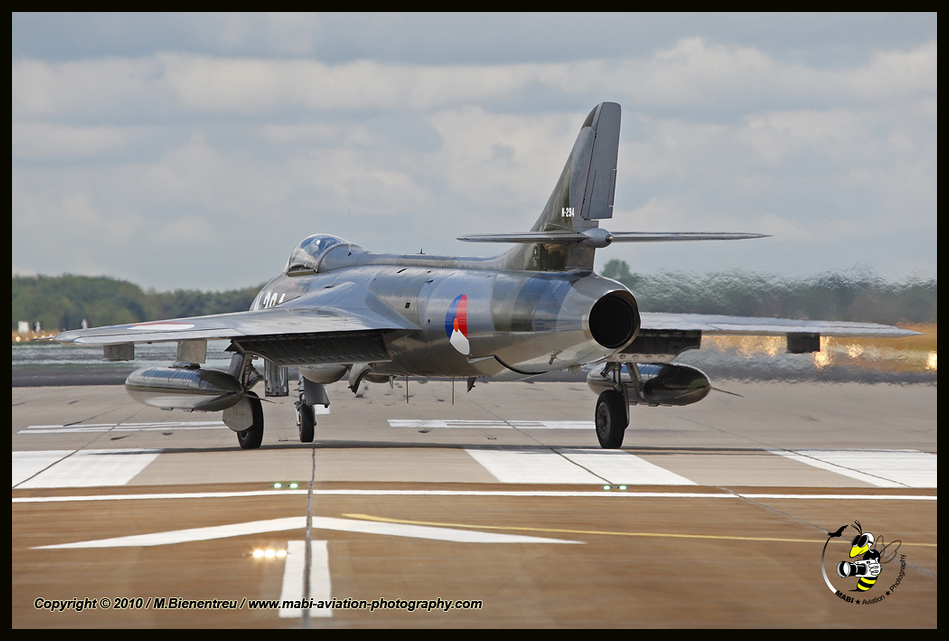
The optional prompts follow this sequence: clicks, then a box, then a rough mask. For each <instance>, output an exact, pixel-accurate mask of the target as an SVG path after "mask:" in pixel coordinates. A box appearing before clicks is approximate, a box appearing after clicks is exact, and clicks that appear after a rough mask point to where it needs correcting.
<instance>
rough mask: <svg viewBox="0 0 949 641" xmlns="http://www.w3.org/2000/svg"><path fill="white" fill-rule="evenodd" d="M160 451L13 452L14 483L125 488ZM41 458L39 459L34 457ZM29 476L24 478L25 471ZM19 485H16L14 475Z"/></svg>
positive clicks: (35, 485) (36, 485)
mask: <svg viewBox="0 0 949 641" xmlns="http://www.w3.org/2000/svg"><path fill="white" fill-rule="evenodd" d="M161 452H162V450H160V449H153V450H121V449H119V450H78V451H66V452H63V451H62V450H59V451H56V452H52V453H50V456H49V457H47V459H46V461H47V462H46V465H42V462H43V455H45V454H47V453H45V452H13V479H14V485H15V486H16V487H18V488H51V487H96V486H102V485H106V486H112V485H125V484H126V483H128V482H129V481H131V480H132V479H133V478H135V476H136V475H137V474H138V473H140V472H141V471H142V470H144V469H145V468H146V467H148V465H149V464H150V463H151V462H152V461H154V460H155V459H156V458H158V455H159V454H161ZM37 455H40V456H37ZM29 469H33V470H34V471H33V472H31V473H30V474H27V475H25V476H23V475H24V474H25V473H26V471H28V470H29ZM18 474H19V475H21V477H22V478H21V482H20V483H17V475H18Z"/></svg>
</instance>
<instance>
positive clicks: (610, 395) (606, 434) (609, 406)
mask: <svg viewBox="0 0 949 641" xmlns="http://www.w3.org/2000/svg"><path fill="white" fill-rule="evenodd" d="M594 422H595V423H596V438H597V440H598V441H599V442H600V447H602V448H604V449H607V450H616V449H619V448H620V447H621V446H622V445H623V436H624V435H625V434H626V426H627V419H626V408H625V407H623V395H622V394H620V393H619V392H617V391H616V390H611V389H610V390H606V391H605V392H603V393H602V394H600V397H599V398H598V399H596V410H595V412H594Z"/></svg>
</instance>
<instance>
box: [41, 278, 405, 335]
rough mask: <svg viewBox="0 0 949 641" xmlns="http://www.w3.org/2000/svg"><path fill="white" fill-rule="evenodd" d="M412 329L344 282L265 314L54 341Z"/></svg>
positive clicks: (119, 328)
mask: <svg viewBox="0 0 949 641" xmlns="http://www.w3.org/2000/svg"><path fill="white" fill-rule="evenodd" d="M414 329H418V327H416V326H415V325H414V324H412V323H410V322H408V321H407V320H405V319H404V318H403V317H402V316H400V315H399V314H397V313H395V312H394V311H393V310H392V309H391V308H389V307H388V306H387V305H385V304H384V303H383V302H382V301H381V300H379V299H378V298H377V297H376V296H374V295H373V294H371V293H369V292H368V291H367V290H366V289H365V288H363V287H361V286H359V285H357V284H355V283H345V284H341V285H336V286H332V287H329V288H322V289H319V290H317V291H316V292H315V293H309V294H305V295H303V296H300V297H298V298H295V299H293V300H291V301H288V302H287V303H285V304H282V305H279V306H276V307H269V308H267V309H261V310H256V311H246V312H232V313H228V314H212V315H210V316H192V317H188V318H175V319H171V320H162V321H152V322H143V323H131V324H128V325H111V326H108V327H96V328H92V329H79V330H69V331H65V332H62V333H61V334H59V335H57V336H56V337H55V339H54V340H56V341H58V342H61V343H73V344H78V345H114V344H121V343H157V342H164V341H185V340H198V339H207V340H212V339H229V338H241V337H251V336H252V337H276V338H283V337H289V336H293V335H300V334H307V335H320V334H334V335H339V334H350V333H352V334H355V333H365V332H376V333H378V332H381V331H392V330H414Z"/></svg>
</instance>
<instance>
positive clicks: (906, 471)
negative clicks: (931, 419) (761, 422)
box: [771, 450, 936, 488]
mask: <svg viewBox="0 0 949 641" xmlns="http://www.w3.org/2000/svg"><path fill="white" fill-rule="evenodd" d="M771 452H772V453H773V454H779V455H781V456H786V457H787V458H789V459H792V460H795V461H798V462H800V463H806V464H807V465H811V466H813V467H817V468H820V469H822V470H829V471H831V472H835V473H837V474H842V475H843V476H847V477H850V478H853V479H857V480H859V481H864V482H866V483H870V484H871V485H875V486H877V487H915V488H935V487H936V455H935V454H929V453H927V452H919V451H917V450H794V451H788V450H771Z"/></svg>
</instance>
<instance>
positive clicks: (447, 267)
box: [237, 244, 639, 379]
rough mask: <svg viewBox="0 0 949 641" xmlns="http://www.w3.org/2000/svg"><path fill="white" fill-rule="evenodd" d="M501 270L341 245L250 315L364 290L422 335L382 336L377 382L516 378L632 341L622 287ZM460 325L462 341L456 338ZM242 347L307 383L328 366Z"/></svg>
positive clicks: (566, 275) (267, 293)
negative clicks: (333, 292) (294, 370)
mask: <svg viewBox="0 0 949 641" xmlns="http://www.w3.org/2000/svg"><path fill="white" fill-rule="evenodd" d="M500 267H501V265H500V258H494V259H483V258H457V257H440V256H426V255H394V254H375V253H371V252H366V251H363V250H362V249H360V248H358V247H356V246H350V245H347V244H341V245H337V246H336V247H333V248H332V249H330V250H329V251H327V252H326V254H325V255H324V256H322V257H321V259H320V264H319V265H318V266H315V268H314V269H313V270H311V271H310V273H303V274H299V275H290V274H291V272H288V273H285V274H283V275H281V276H278V277H277V278H274V279H273V280H272V281H270V282H269V283H267V285H266V286H265V287H264V288H263V289H262V290H261V292H260V294H259V295H258V296H257V299H256V300H255V301H254V304H253V306H252V308H251V309H263V308H265V307H270V306H279V305H291V306H292V305H293V301H295V300H296V299H298V298H301V297H303V298H307V297H308V296H309V295H312V294H314V293H316V292H319V290H327V289H332V288H337V287H344V286H348V287H355V288H358V289H359V290H360V291H364V292H367V293H368V294H367V298H369V299H371V301H372V302H373V303H374V304H376V305H379V304H384V305H385V307H386V308H388V309H387V310H386V311H387V312H388V313H393V312H394V313H397V314H399V316H401V317H402V318H403V319H404V320H405V321H406V322H407V323H408V324H410V325H411V326H412V327H414V328H417V329H405V330H399V331H390V332H384V333H381V334H380V336H379V337H378V338H379V339H381V341H382V343H383V344H384V348H385V355H386V358H376V359H373V362H372V363H371V371H372V373H373V374H376V375H381V376H391V375H414V376H460V377H461V376H463V377H470V376H491V377H493V378H501V379H518V378H523V377H525V376H530V375H534V374H540V373H543V372H547V371H551V370H560V369H564V368H568V367H575V366H578V365H581V364H584V363H589V362H591V361H596V360H599V359H601V358H604V357H606V356H609V355H610V354H613V353H615V352H616V351H618V350H619V349H622V348H623V347H625V346H626V345H627V344H629V343H630V342H631V341H632V340H633V338H634V337H635V333H636V331H637V329H638V327H639V314H638V311H637V307H636V301H635V299H634V298H633V296H632V294H631V293H630V292H629V290H627V289H626V288H625V287H624V286H623V285H622V284H620V283H617V282H615V281H612V280H610V279H606V278H602V277H600V276H597V275H595V274H593V273H592V272H590V271H571V272H556V273H551V272H528V271H502V270H501V269H500ZM461 297H463V299H462V303H463V304H462V305H460V306H459V299H460V298H461ZM459 307H460V308H461V311H459ZM456 319H458V321H459V322H458V323H456V322H455V320H456ZM459 325H460V326H461V329H464V330H465V332H464V339H463V340H462V339H459V340H455V341H453V340H452V333H453V331H457V330H458V327H457V326H459ZM456 336H457V334H456ZM367 338H369V337H367ZM237 342H238V343H240V342H241V341H237ZM245 343H247V345H248V346H249V349H248V351H252V352H253V351H257V352H261V355H262V356H264V357H266V358H268V360H273V361H275V362H277V363H278V364H279V365H297V366H301V371H302V372H303V373H304V375H305V376H308V374H309V373H310V372H313V377H314V378H318V374H317V372H318V369H317V368H320V367H323V368H328V369H332V366H331V365H330V364H327V363H325V361H322V360H319V359H318V358H316V357H315V356H314V358H313V359H311V360H308V357H307V355H306V354H305V353H296V354H294V355H293V356H285V357H281V356H280V355H277V354H275V353H273V352H271V353H268V354H264V353H262V351H263V350H261V349H255V348H254V346H253V342H252V341H245ZM320 351H321V353H322V352H325V350H320ZM308 366H309V367H308ZM308 377H310V376H308Z"/></svg>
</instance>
